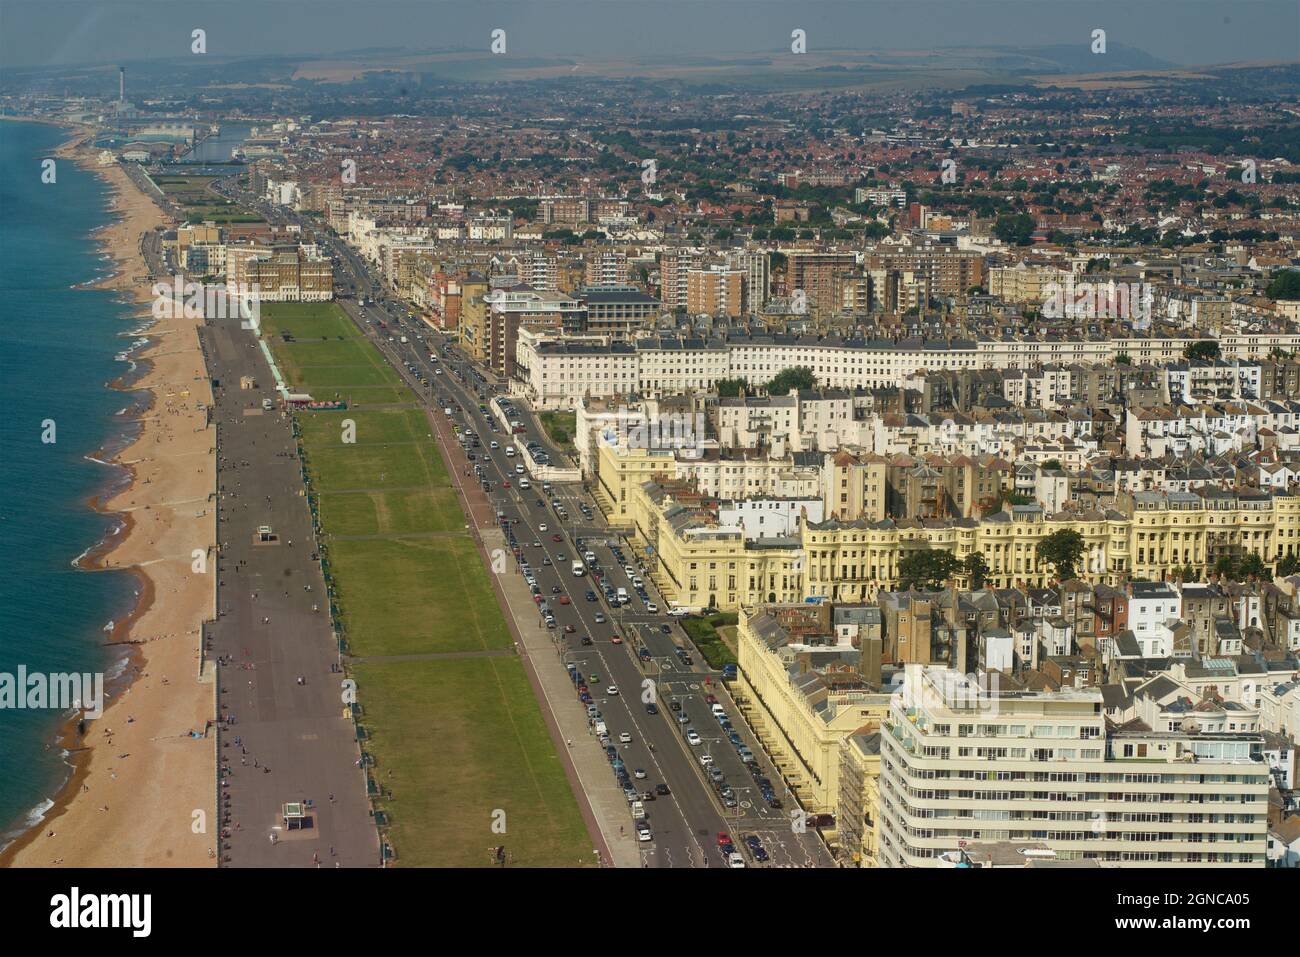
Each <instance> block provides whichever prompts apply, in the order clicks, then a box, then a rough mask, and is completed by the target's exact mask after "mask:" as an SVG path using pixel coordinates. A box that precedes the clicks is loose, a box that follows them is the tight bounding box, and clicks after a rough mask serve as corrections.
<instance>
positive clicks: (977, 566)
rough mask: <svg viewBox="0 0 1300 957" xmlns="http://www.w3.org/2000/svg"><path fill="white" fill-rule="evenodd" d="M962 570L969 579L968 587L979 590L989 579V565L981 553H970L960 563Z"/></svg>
mask: <svg viewBox="0 0 1300 957" xmlns="http://www.w3.org/2000/svg"><path fill="white" fill-rule="evenodd" d="M962 570H963V571H964V572H966V575H967V577H968V578H970V587H971V588H974V589H980V588H983V587H984V583H985V582H986V581H988V578H989V563H988V560H987V559H986V558H985V557H984V553H983V552H971V553H970V554H969V555H967V556H966V560H965V561H964V562H962Z"/></svg>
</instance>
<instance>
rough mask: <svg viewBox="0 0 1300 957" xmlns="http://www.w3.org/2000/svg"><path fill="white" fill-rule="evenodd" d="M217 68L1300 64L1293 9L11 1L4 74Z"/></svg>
mask: <svg viewBox="0 0 1300 957" xmlns="http://www.w3.org/2000/svg"><path fill="white" fill-rule="evenodd" d="M195 28H202V29H204V30H205V31H206V32H207V39H208V52H209V53H210V54H214V55H230V56H262V55H266V54H273V53H277V52H279V53H285V54H289V55H292V56H300V55H304V54H307V55H318V54H330V53H336V52H342V51H349V50H356V49H360V48H374V47H381V48H387V47H401V48H404V49H407V50H412V51H419V50H433V49H446V48H454V47H462V48H470V49H481V48H486V46H487V44H488V42H489V41H488V36H489V34H490V33H491V31H492V30H493V29H496V28H502V29H506V30H507V31H508V33H509V36H510V38H511V53H513V54H516V55H526V54H527V53H535V54H538V55H568V56H582V55H584V54H589V55H593V56H600V57H602V58H605V57H619V56H647V55H651V56H653V55H661V56H667V55H674V54H687V55H707V54H709V53H737V52H759V51H771V50H775V49H778V48H783V47H787V46H788V44H789V37H790V31H791V30H792V29H794V28H800V29H803V30H805V31H806V32H807V36H808V44H809V47H810V48H812V47H814V46H818V45H820V46H821V47H822V48H823V49H825V48H831V47H834V48H852V49H862V50H899V49H906V50H920V49H932V48H937V47H951V46H964V45H975V46H1007V47H1026V46H1041V45H1053V44H1072V43H1080V44H1086V43H1087V42H1088V38H1089V36H1090V35H1091V32H1092V30H1093V29H1097V28H1101V29H1105V30H1106V32H1107V37H1108V40H1109V42H1110V43H1116V44H1122V45H1125V46H1130V47H1137V48H1139V49H1141V50H1144V51H1145V52H1147V53H1149V54H1151V55H1152V56H1155V57H1158V58H1160V59H1162V60H1166V61H1169V62H1172V63H1175V64H1183V65H1206V64H1213V63H1228V62H1235V61H1242V60H1261V59H1269V60H1278V59H1284V60H1300V2H1297V0H1122V2H1118V0H0V68H4V67H33V66H43V65H57V66H67V65H80V64H84V65H92V64H101V63H120V62H130V61H135V60H144V59H170V58H174V57H180V56H186V55H188V54H189V53H190V50H189V46H190V31H191V30H193V29H195Z"/></svg>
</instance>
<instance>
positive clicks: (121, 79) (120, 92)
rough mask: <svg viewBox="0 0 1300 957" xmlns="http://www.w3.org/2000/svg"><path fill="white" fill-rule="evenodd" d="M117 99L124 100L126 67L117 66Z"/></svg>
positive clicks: (120, 101) (123, 101)
mask: <svg viewBox="0 0 1300 957" xmlns="http://www.w3.org/2000/svg"><path fill="white" fill-rule="evenodd" d="M117 101H118V102H119V103H125V102H126V67H124V66H120V67H118V68H117Z"/></svg>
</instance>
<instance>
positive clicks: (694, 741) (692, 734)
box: [686, 730, 704, 748]
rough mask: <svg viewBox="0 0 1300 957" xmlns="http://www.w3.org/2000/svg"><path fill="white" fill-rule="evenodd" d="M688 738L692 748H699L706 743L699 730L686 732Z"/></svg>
mask: <svg viewBox="0 0 1300 957" xmlns="http://www.w3.org/2000/svg"><path fill="white" fill-rule="evenodd" d="M686 740H687V741H688V742H689V743H690V746H691V747H692V748H698V747H699V746H700V745H701V744H703V743H704V739H703V738H701V737H700V735H699V732H697V731H694V730H692V731H687V732H686Z"/></svg>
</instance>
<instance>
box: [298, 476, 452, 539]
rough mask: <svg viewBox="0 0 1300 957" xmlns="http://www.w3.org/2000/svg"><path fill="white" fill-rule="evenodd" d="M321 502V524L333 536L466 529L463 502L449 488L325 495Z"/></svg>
mask: <svg viewBox="0 0 1300 957" xmlns="http://www.w3.org/2000/svg"><path fill="white" fill-rule="evenodd" d="M318 501H319V502H320V520H321V524H322V525H323V526H324V527H325V528H328V529H329V530H330V534H331V535H409V534H413V533H420V532H454V531H459V530H461V529H463V528H464V527H465V515H464V513H463V512H461V510H460V501H459V499H458V498H457V497H456V492H455V490H454V489H450V488H442V489H400V490H395V491H389V492H325V493H324V494H322V495H320V496H318Z"/></svg>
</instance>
